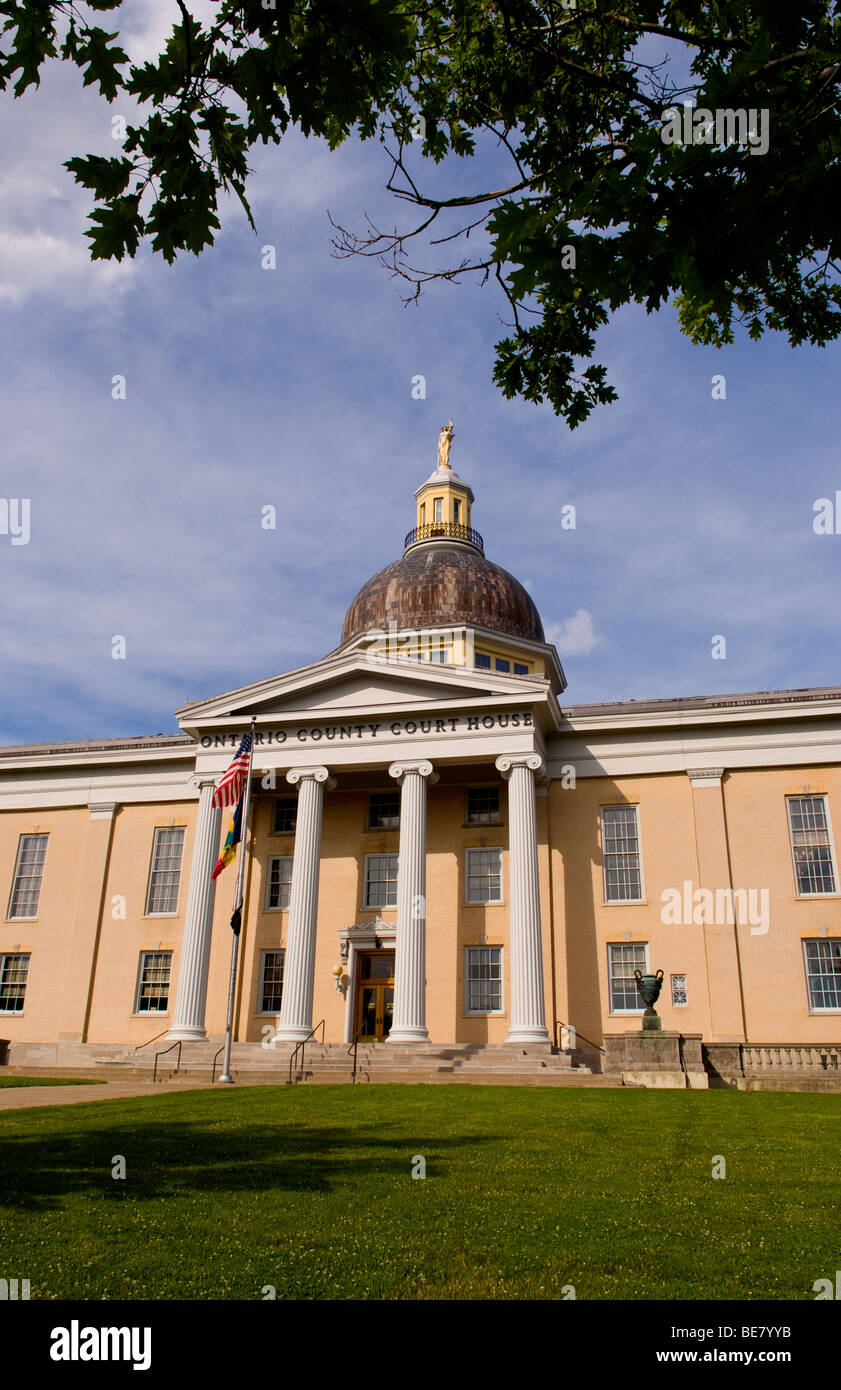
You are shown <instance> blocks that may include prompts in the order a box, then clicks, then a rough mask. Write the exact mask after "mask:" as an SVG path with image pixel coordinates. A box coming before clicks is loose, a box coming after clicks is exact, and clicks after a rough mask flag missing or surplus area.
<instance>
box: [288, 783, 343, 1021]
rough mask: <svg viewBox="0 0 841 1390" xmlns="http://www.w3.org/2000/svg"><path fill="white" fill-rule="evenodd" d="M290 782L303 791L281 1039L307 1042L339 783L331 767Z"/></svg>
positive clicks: (290, 895) (290, 917)
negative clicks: (322, 884)
mask: <svg viewBox="0 0 841 1390" xmlns="http://www.w3.org/2000/svg"><path fill="white" fill-rule="evenodd" d="M286 780H287V782H291V783H292V785H293V786H295V784H296V783H300V790H299V792H298V816H297V820H296V822H295V851H294V855H293V858H292V886H291V889H290V892H289V926H288V927H287V931H286V956H285V958H284V962H283V997H282V999H281V1002H280V1023H279V1024H278V1028H277V1033H276V1037H277V1038H279V1039H280V1040H281V1041H283V1040H285V1041H286V1042H301V1041H302V1040H303V1039H304V1038H306V1037H307V1035H308V1034H309V1032H310V1030H311V1029H312V992H313V985H314V984H315V933H316V925H317V922H318V871H319V867H320V851H321V812H322V807H323V802H324V788H325V786H326V787H327V788H328V789H329V788H332V787H335V785H336V783H335V781H334V780H333V778H332V777H331V776H330V774H329V772H328V771H327V768H326V767H296V768H293V769H292V771H291V772H287V774H286Z"/></svg>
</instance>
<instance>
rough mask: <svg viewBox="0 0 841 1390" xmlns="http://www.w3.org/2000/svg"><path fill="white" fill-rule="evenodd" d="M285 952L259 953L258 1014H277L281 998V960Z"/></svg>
mask: <svg viewBox="0 0 841 1390" xmlns="http://www.w3.org/2000/svg"><path fill="white" fill-rule="evenodd" d="M285 955H286V952H285V951H261V952H260V1007H259V1008H258V1010H257V1012H258V1013H260V1014H279V1013H280V1001H281V999H282V997H283V958H284V956H285Z"/></svg>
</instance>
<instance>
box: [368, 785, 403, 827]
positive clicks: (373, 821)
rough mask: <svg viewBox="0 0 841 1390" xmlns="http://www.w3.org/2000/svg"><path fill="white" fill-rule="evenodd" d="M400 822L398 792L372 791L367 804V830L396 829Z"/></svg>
mask: <svg viewBox="0 0 841 1390" xmlns="http://www.w3.org/2000/svg"><path fill="white" fill-rule="evenodd" d="M399 824H400V793H399V792H398V791H395V792H372V793H371V800H370V802H369V804H368V829H369V830H396V829H397V827H398V825H399Z"/></svg>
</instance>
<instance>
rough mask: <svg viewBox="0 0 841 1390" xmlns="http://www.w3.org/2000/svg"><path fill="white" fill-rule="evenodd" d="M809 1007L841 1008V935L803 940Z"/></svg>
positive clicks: (817, 1008) (816, 1008)
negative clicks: (818, 939) (815, 939)
mask: <svg viewBox="0 0 841 1390" xmlns="http://www.w3.org/2000/svg"><path fill="white" fill-rule="evenodd" d="M803 959H804V961H805V965H806V987H807V989H808V992H809V1008H810V1009H811V1010H813V1011H816V1010H817V1011H820V1010H823V1009H833V1010H835V1009H841V937H823V938H822V939H821V940H820V941H804V942H803Z"/></svg>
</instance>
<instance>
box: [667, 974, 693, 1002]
mask: <svg viewBox="0 0 841 1390" xmlns="http://www.w3.org/2000/svg"><path fill="white" fill-rule="evenodd" d="M671 981H672V1006H673V1007H674V1008H675V1009H683V1008H685V1007H686V1006H687V1005H688V1003H689V995H688V993H687V990H686V976H685V975H684V974H680V975H672V977H671Z"/></svg>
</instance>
